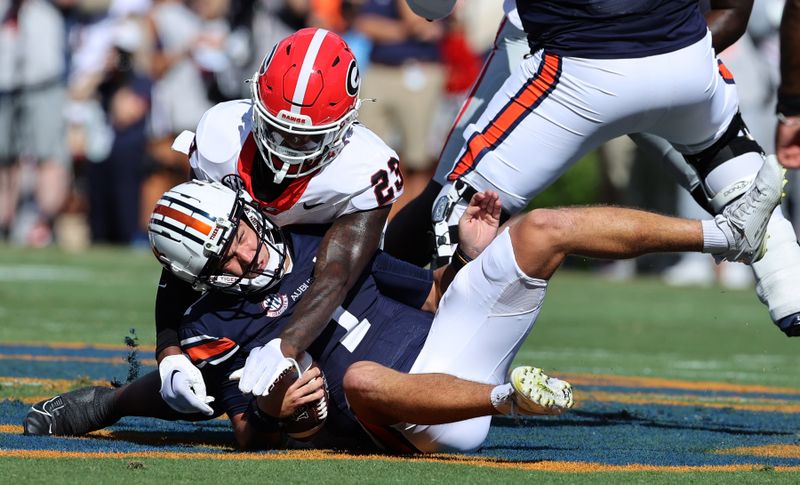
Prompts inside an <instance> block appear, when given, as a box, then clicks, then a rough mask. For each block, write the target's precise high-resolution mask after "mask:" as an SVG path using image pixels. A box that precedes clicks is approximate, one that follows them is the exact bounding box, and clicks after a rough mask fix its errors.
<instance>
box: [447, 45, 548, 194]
mask: <svg viewBox="0 0 800 485" xmlns="http://www.w3.org/2000/svg"><path fill="white" fill-rule="evenodd" d="M560 69H561V58H559V57H558V56H557V55H555V54H545V55H544V59H543V60H542V66H541V67H540V68H539V72H538V73H537V74H536V76H535V77H534V78H533V79H531V81H530V82H528V85H527V86H526V87H525V88H524V89H522V90H521V91H520V92H518V93H517V94H516V96H514V97H513V98H511V100H510V101H509V102H508V103H507V104H506V106H505V107H504V108H503V109H502V110H500V112H499V113H498V114H497V116H495V118H494V119H493V120H492V121H491V122H490V123H489V125H488V126H487V127H486V128H484V129H483V131H482V132H480V133H477V134H475V135H473V136H472V137H471V138H470V140H469V141H468V142H467V148H466V150H465V151H464V154H463V155H462V156H461V158H459V160H458V162H457V163H456V166H455V167H454V168H453V170H452V171H451V172H450V174H449V175H448V176H447V180H450V181H455V180H457V179H458V178H459V177H461V176H462V175H464V174H465V173H467V172H468V171H470V170H472V168H474V166H475V164H476V163H477V162H478V161H479V160H480V158H482V156H483V154H484V153H485V152H486V151H488V150H491V149H494V148H495V147H496V145H497V144H499V143H498V142H499V141H501V140H502V139H503V138H505V137H506V136H507V135H508V133H509V132H510V131H511V130H512V129H513V128H514V127H515V126H516V125H517V123H518V122H519V121H520V120H521V119H522V118H524V117H525V116H526V115H527V114H528V113H529V112H530V111H532V110H533V108H535V107H536V106H537V105H538V104H539V103H540V102H541V101H542V100H543V99H544V98H546V97H547V95H548V94H550V92H551V91H552V90H553V88H554V87H555V84H556V82H557V81H558V77H559V74H560Z"/></svg>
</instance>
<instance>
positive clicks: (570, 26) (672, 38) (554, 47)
mask: <svg viewBox="0 0 800 485" xmlns="http://www.w3.org/2000/svg"><path fill="white" fill-rule="evenodd" d="M517 11H518V12H519V16H520V19H521V20H522V26H523V28H524V29H525V32H526V33H527V34H528V43H529V44H530V45H531V49H532V50H534V51H536V50H539V49H545V50H546V51H548V52H551V53H554V54H559V55H564V56H570V57H584V58H590V59H620V58H621V59H630V58H637V57H645V56H652V55H657V54H664V53H666V52H672V51H675V50H678V49H680V48H683V47H686V46H689V45H691V44H694V43H695V42H697V41H699V40H700V39H702V38H703V37H704V36H705V35H706V32H707V26H706V22H705V18H704V17H703V15H702V13H701V12H700V7H699V5H698V2H697V0H517Z"/></svg>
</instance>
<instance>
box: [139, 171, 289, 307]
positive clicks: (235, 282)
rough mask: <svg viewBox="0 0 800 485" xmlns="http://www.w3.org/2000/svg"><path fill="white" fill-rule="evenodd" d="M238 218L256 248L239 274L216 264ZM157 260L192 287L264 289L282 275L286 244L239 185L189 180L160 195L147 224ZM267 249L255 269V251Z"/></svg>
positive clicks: (285, 263) (284, 264) (229, 242)
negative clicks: (247, 228) (262, 263)
mask: <svg viewBox="0 0 800 485" xmlns="http://www.w3.org/2000/svg"><path fill="white" fill-rule="evenodd" d="M242 219H244V220H245V221H246V224H249V225H250V226H251V227H252V228H253V229H254V230H255V232H256V234H258V235H259V245H258V249H257V251H256V253H255V255H254V257H253V261H252V262H251V264H250V266H249V268H247V270H246V271H245V275H253V274H256V276H254V277H253V276H250V277H247V278H245V277H244V276H243V275H230V274H225V273H223V272H221V271H220V269H219V268H218V266H219V263H220V261H221V260H222V258H223V256H225V254H226V252H227V250H228V248H229V247H230V245H231V243H232V241H233V240H234V237H233V236H234V235H235V234H236V232H237V230H238V227H239V223H240V222H241V221H242ZM147 233H148V237H149V238H150V247H151V248H152V249H153V253H154V254H155V256H156V258H157V259H158V261H159V262H160V263H161V264H162V265H163V266H164V267H165V268H167V269H168V270H169V271H171V272H172V273H173V274H174V275H175V276H177V277H178V278H180V279H181V280H183V281H186V282H188V283H191V285H192V287H193V288H195V289H196V290H200V291H205V290H208V289H220V290H224V291H228V292H232V293H251V292H257V291H261V290H266V289H268V288H270V287H272V286H273V285H275V284H276V283H277V282H278V281H280V279H281V278H282V277H283V275H284V274H285V272H287V271H289V269H290V268H286V267H285V266H287V265H288V264H290V263H287V258H288V250H287V246H286V244H285V241H284V238H283V233H282V232H281V230H280V229H279V228H278V227H276V226H274V225H273V224H272V223H271V222H270V221H269V220H268V219H267V218H266V217H265V216H264V214H263V213H262V212H261V211H259V210H258V208H257V207H256V206H255V205H254V203H253V201H252V199H251V198H250V196H249V195H248V194H247V192H245V191H239V192H238V193H237V192H236V191H234V190H233V189H231V188H229V187H227V186H225V185H223V184H222V183H220V182H209V181H201V180H192V181H190V182H185V183H182V184H180V185H178V186H176V187H174V188H172V189H171V190H169V191H167V192H166V193H165V194H164V195H162V196H161V198H160V199H159V201H158V202H157V203H156V207H155V208H154V209H153V213H152V214H151V215H150V224H149V225H148V228H147ZM261 251H268V253H269V258H268V260H267V264H266V267H265V268H264V269H263V270H261V271H258V270H256V269H255V268H256V266H257V264H258V255H259V254H260V253H261Z"/></svg>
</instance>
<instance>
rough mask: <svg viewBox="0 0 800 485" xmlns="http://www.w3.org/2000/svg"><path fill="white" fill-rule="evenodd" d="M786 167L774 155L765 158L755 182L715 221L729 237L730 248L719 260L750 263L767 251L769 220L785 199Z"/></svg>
mask: <svg viewBox="0 0 800 485" xmlns="http://www.w3.org/2000/svg"><path fill="white" fill-rule="evenodd" d="M785 173H786V169H784V168H783V167H781V166H780V165H779V164H778V159H777V158H775V156H774V155H770V156H768V157H767V158H766V159H765V160H764V165H762V166H761V169H760V170H759V171H758V174H756V178H755V179H754V180H753V184H752V185H751V186H750V188H749V189H747V192H745V193H744V195H742V196H741V197H739V198H738V199H736V200H734V201H733V202H731V203H730V204H728V205H727V206H725V209H724V210H723V211H722V214H720V215H718V216H716V217H715V218H714V221H715V222H716V224H717V226H718V227H719V228H720V229H722V231H723V232H724V233H725V237H727V238H728V243H729V246H730V249H728V250H727V251H725V252H723V253H720V254H716V255H714V257H715V258H716V259H717V261H718V262H719V261H722V260H726V261H735V262H740V263H745V264H750V263H752V262H754V261H758V260H759V259H761V257H762V256H763V255H764V253H765V252H766V242H767V238H766V234H767V223H768V222H769V218H770V216H771V215H772V212H773V211H774V210H775V207H777V206H778V204H779V203H780V201H781V196H782V194H783V186H784V185H786V179H785V177H784V174H785Z"/></svg>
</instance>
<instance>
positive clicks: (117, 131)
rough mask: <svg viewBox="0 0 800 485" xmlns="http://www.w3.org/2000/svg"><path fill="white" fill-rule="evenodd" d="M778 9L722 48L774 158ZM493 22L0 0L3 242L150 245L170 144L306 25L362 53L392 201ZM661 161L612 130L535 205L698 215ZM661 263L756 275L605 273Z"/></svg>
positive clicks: (404, 14) (397, 0) (289, 3)
mask: <svg viewBox="0 0 800 485" xmlns="http://www.w3.org/2000/svg"><path fill="white" fill-rule="evenodd" d="M782 8H783V0H756V1H755V8H754V11H753V15H752V17H751V21H750V25H749V28H748V33H747V35H746V36H745V37H744V38H742V39H741V40H740V41H739V42H738V43H737V44H736V45H734V46H733V47H731V48H730V49H728V50H727V51H726V52H725V53H723V54H722V57H723V60H724V61H725V63H726V65H727V66H728V67H729V68H730V70H731V71H733V73H734V75H735V77H736V81H737V85H738V87H739V93H740V98H741V109H742V112H743V114H744V117H745V120H747V123H748V125H749V126H750V128H751V129H752V131H753V134H754V135H755V136H756V138H757V139H758V140H759V141H760V142H761V144H762V146H764V148H765V149H766V150H767V151H768V152H772V151H774V140H773V138H774V129H775V123H776V118H775V115H774V111H775V110H774V106H775V99H774V93H775V88H776V86H777V81H778V48H779V46H778V36H777V28H778V25H779V22H780V14H781V11H782ZM502 17H503V11H502V0H460V1H459V3H458V6H457V10H456V13H455V14H454V15H453V16H451V17H449V18H448V19H446V20H445V21H441V22H428V21H426V20H424V19H421V18H419V17H416V16H414V15H413V14H412V13H411V12H410V10H409V9H408V7H407V6H406V4H405V1H404V0H0V22H1V23H0V242H3V241H6V242H7V243H10V244H18V245H26V246H30V247H45V246H50V245H54V244H57V245H59V246H62V247H64V248H66V249H69V250H83V249H85V248H88V247H90V246H91V245H93V244H116V245H132V246H142V247H146V245H147V240H146V232H145V228H146V224H147V218H148V216H149V214H150V210H151V209H152V206H153V205H154V203H155V201H156V199H157V198H158V196H160V195H161V193H163V192H164V191H165V190H167V189H168V188H170V187H172V186H173V185H175V184H177V183H180V182H182V181H184V180H185V179H186V178H187V177H188V171H189V168H188V163H187V160H186V159H185V157H184V156H183V155H182V154H180V153H177V152H173V151H172V150H171V149H170V145H171V143H172V140H173V139H174V137H175V136H176V135H177V134H178V133H180V132H181V131H183V130H194V129H195V127H196V125H197V122H198V121H199V119H200V117H201V116H202V114H203V113H204V112H205V111H206V110H207V109H208V108H210V107H211V106H212V105H214V104H215V103H218V102H221V101H225V100H229V99H237V98H246V97H248V96H249V88H248V86H247V85H246V84H245V80H246V79H248V78H249V77H251V76H252V73H253V72H254V71H255V70H256V69H257V66H258V64H259V63H260V61H261V59H262V57H263V56H264V54H266V53H267V52H268V51H269V49H270V48H271V47H272V45H273V44H274V43H275V42H277V41H278V40H279V39H281V38H283V37H285V36H286V35H288V34H289V33H291V32H293V31H295V30H297V29H299V28H302V27H306V26H314V27H323V28H326V29H329V30H332V31H334V32H337V33H339V34H340V35H342V36H343V37H344V38H345V39H346V40H347V41H348V43H349V44H350V46H351V47H352V48H353V50H354V51H355V52H356V55H357V58H358V60H359V65H360V67H361V71H362V75H363V85H362V92H361V97H362V98H374V99H375V100H376V102H375V103H364V105H363V107H362V109H361V112H360V116H359V118H360V120H361V121H362V122H363V123H364V124H366V125H367V126H368V127H370V128H371V129H372V130H373V131H376V132H377V133H378V134H379V135H381V136H382V137H383V138H384V139H385V140H386V141H387V142H388V143H389V144H390V145H392V146H393V147H394V148H395V149H396V150H397V151H398V153H400V156H401V161H402V164H403V170H404V172H405V176H406V180H407V189H406V194H405V195H404V197H403V200H401V201H399V204H398V205H402V204H403V203H405V202H406V201H407V200H409V199H410V198H412V197H413V196H415V195H416V194H417V193H419V191H421V190H422V188H424V186H425V184H426V183H427V181H428V180H429V179H430V177H431V175H432V173H433V168H434V167H435V164H436V161H437V158H438V155H439V151H440V150H441V148H442V145H443V142H444V139H445V137H446V136H447V133H448V131H449V128H450V123H451V122H452V120H453V119H454V118H455V115H456V113H457V111H458V109H459V107H460V105H461V103H462V101H463V99H464V97H465V96H466V95H467V93H468V92H469V90H470V87H471V85H472V83H473V82H474V80H475V79H476V78H477V76H478V75H479V73H480V69H481V65H482V63H483V60H484V58H485V56H486V55H487V54H488V53H489V52H490V50H491V48H492V44H493V41H494V36H495V33H496V30H497V27H498V25H499V24H500V21H501V20H502ZM679 68H680V67H679V66H676V69H679ZM657 159H658V157H657V156H655V155H654V154H650V153H646V152H642V151H641V150H640V149H638V148H636V146H635V145H633V144H632V143H631V142H630V141H629V140H628V139H627V138H620V139H617V140H614V141H612V142H610V143H608V144H607V145H605V146H604V147H602V149H600V150H598V151H597V153H595V154H592V156H590V157H587V158H586V159H584V160H583V161H582V162H581V163H579V164H578V165H577V166H576V167H575V168H574V169H573V170H571V171H570V172H569V173H568V174H567V175H566V176H565V177H564V178H563V179H562V180H560V181H559V182H558V183H557V184H556V185H555V186H554V187H553V188H552V189H551V190H549V191H547V192H546V193H545V194H542V196H540V197H539V198H537V200H535V201H534V203H533V205H564V204H575V203H579V204H586V203H599V202H603V203H615V204H622V205H634V206H640V207H645V208H649V209H655V210H658V211H661V212H665V213H678V214H681V215H684V216H688V217H695V218H699V217H703V213H702V210H701V209H699V207H697V206H696V205H695V204H694V202H693V201H692V200H691V198H690V197H688V195H687V194H685V193H684V192H683V191H681V190H678V188H677V186H676V185H675V184H674V183H673V182H672V179H671V178H670V177H669V176H668V175H666V172H665V171H664V169H663V168H662V167H661V166H660V165H659V164H658V163H657V162H654V160H657ZM795 185H796V184H795ZM795 199H797V198H795ZM792 202H793V201H792V200H791V198H790V201H789V204H792ZM790 209H791V207H790ZM792 213H793V214H794V217H795V227H800V223H799V222H800V217H798V216H800V211H792ZM726 268H728V269H726ZM662 270H663V273H662V274H663V276H664V278H666V279H667V281H669V282H671V283H673V284H713V283H715V282H721V283H722V284H724V285H726V286H749V285H750V284H751V280H750V276H749V270H747V268H744V267H743V266H741V267H740V266H739V265H729V266H728V267H723V268H721V269H719V268H715V267H714V266H713V264H712V260H711V258H709V257H707V256H703V255H698V256H691V257H690V256H686V257H683V258H681V259H680V260H677V261H676V260H675V259H658V258H653V259H644V260H639V261H634V262H625V263H617V264H612V265H607V266H604V267H602V271H605V272H606V273H608V274H609V276H611V277H619V278H623V277H628V276H632V275H633V274H635V273H636V272H637V271H662ZM726 273H727V275H726Z"/></svg>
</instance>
